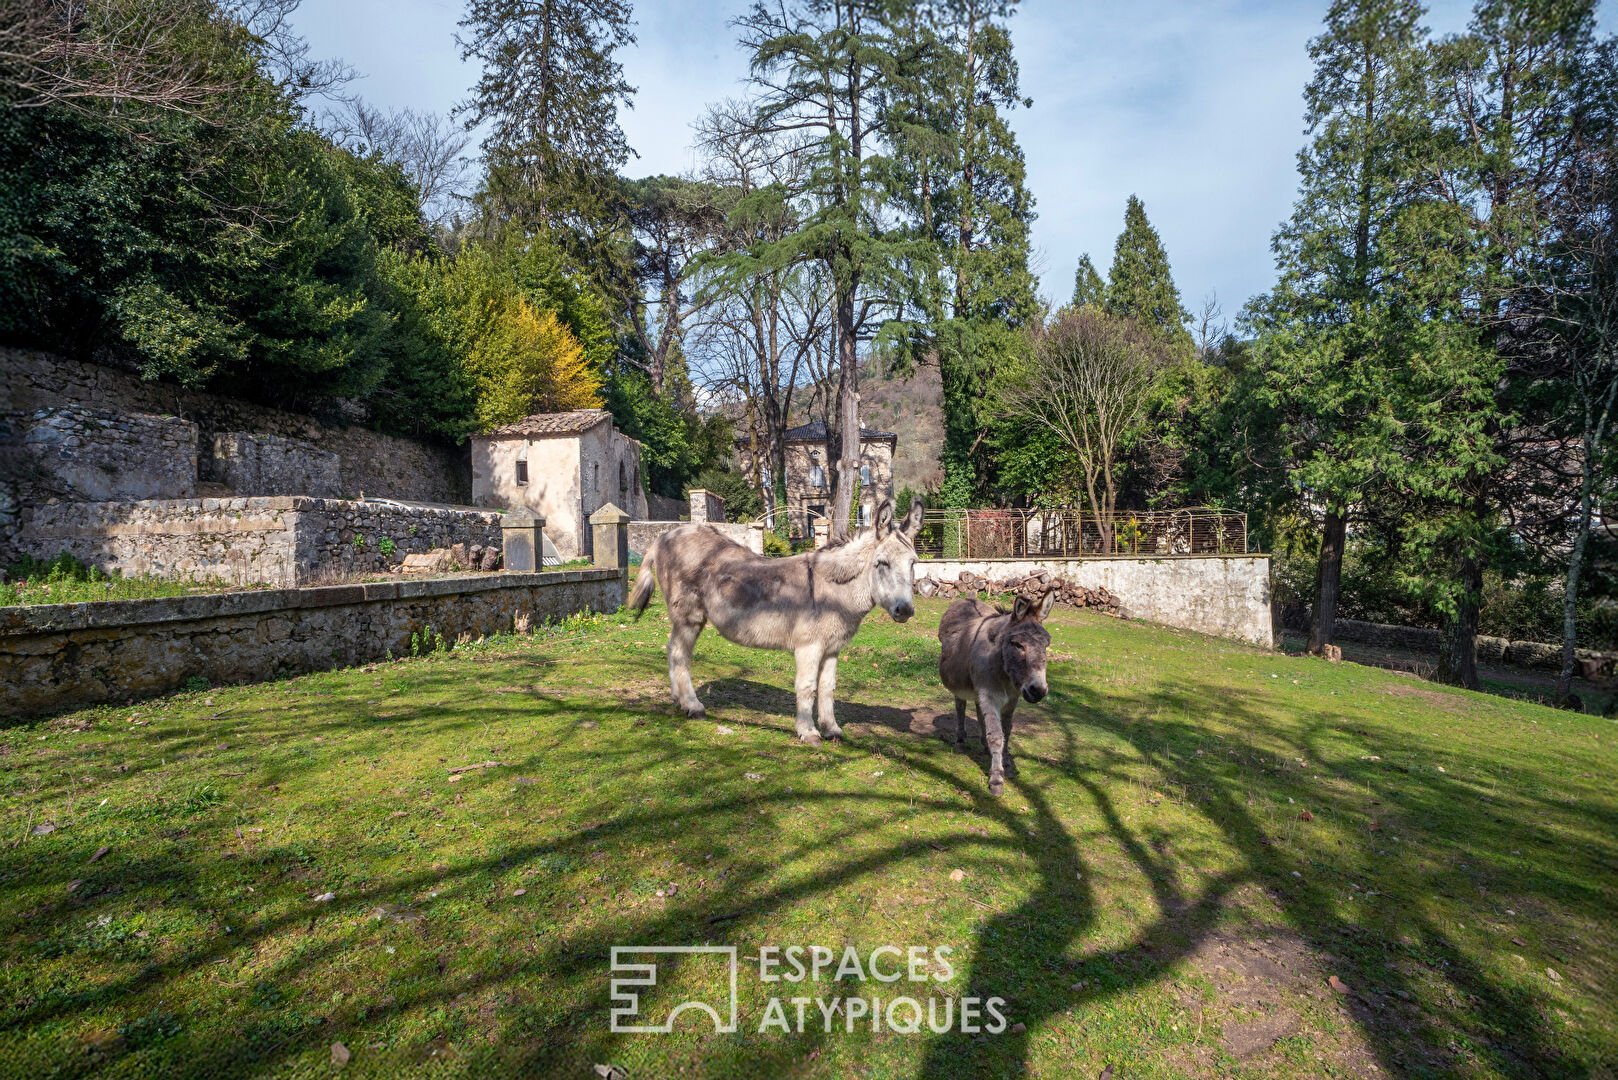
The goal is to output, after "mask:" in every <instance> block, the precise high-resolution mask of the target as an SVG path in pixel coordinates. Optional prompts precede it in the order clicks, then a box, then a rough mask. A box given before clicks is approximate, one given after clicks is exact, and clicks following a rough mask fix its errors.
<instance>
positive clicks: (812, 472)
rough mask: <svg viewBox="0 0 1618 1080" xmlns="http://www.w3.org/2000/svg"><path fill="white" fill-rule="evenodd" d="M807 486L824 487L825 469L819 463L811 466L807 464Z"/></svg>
mask: <svg viewBox="0 0 1618 1080" xmlns="http://www.w3.org/2000/svg"><path fill="white" fill-rule="evenodd" d="M809 486H810V487H825V486H826V470H825V469H824V468H823V467H821V466H819V465H811V466H809Z"/></svg>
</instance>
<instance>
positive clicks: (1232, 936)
mask: <svg viewBox="0 0 1618 1080" xmlns="http://www.w3.org/2000/svg"><path fill="white" fill-rule="evenodd" d="M1191 962H1192V964H1193V966H1194V967H1196V968H1197V969H1198V970H1200V971H1201V972H1203V973H1204V974H1205V975H1207V976H1208V977H1209V978H1210V979H1212V980H1213V982H1214V986H1215V988H1216V990H1217V994H1216V996H1215V998H1214V1000H1213V1001H1212V1002H1203V1001H1201V1000H1200V999H1196V998H1193V999H1192V1000H1188V1001H1187V1002H1186V1005H1187V1007H1188V1008H1190V1009H1191V1010H1192V1011H1193V1012H1195V1013H1197V1014H1198V1016H1199V1022H1202V1023H1207V1024H1208V1025H1209V1026H1210V1027H1216V1028H1217V1030H1218V1032H1219V1037H1218V1042H1219V1044H1220V1045H1221V1046H1222V1047H1223V1049H1224V1050H1225V1052H1226V1053H1227V1054H1229V1055H1230V1056H1231V1057H1233V1058H1236V1059H1237V1060H1239V1061H1243V1062H1250V1063H1252V1064H1253V1065H1254V1066H1257V1067H1259V1068H1261V1069H1262V1067H1263V1066H1264V1065H1265V1064H1267V1063H1268V1059H1270V1058H1279V1057H1281V1056H1282V1055H1283V1054H1284V1053H1285V1051H1284V1050H1283V1049H1281V1048H1279V1047H1278V1046H1277V1044H1278V1043H1279V1042H1281V1040H1283V1039H1287V1038H1288V1037H1290V1036H1294V1035H1302V1036H1306V1037H1307V1043H1308V1045H1309V1046H1310V1047H1311V1052H1312V1053H1315V1054H1318V1055H1320V1056H1321V1057H1322V1058H1323V1059H1325V1060H1328V1061H1330V1062H1331V1063H1332V1064H1333V1065H1334V1066H1335V1067H1336V1068H1337V1069H1338V1070H1340V1071H1341V1072H1342V1073H1343V1074H1345V1075H1348V1076H1358V1077H1365V1078H1367V1080H1370V1078H1372V1077H1379V1076H1382V1075H1385V1074H1384V1073H1383V1072H1382V1070H1381V1069H1380V1067H1379V1066H1378V1065H1377V1064H1376V1058H1375V1055H1374V1054H1373V1053H1372V1052H1371V1048H1370V1045H1369V1044H1368V1042H1367V1041H1366V1039H1365V1036H1364V1034H1363V1033H1362V1032H1361V1030H1360V1027H1359V1021H1358V1020H1357V1019H1356V1018H1355V1017H1354V1016H1353V1015H1352V1014H1351V1013H1350V1011H1349V1006H1348V1002H1347V1000H1346V998H1345V996H1344V995H1342V994H1339V993H1337V992H1336V991H1334V990H1332V989H1331V988H1330V984H1329V983H1328V979H1329V978H1330V977H1331V972H1330V971H1329V970H1328V968H1329V967H1330V965H1329V964H1326V963H1323V962H1322V960H1321V958H1320V957H1319V956H1317V955H1316V954H1315V952H1314V951H1313V950H1312V949H1311V948H1310V947H1309V946H1308V945H1307V944H1306V943H1305V942H1304V941H1303V940H1302V939H1301V938H1299V937H1298V936H1297V935H1296V934H1293V933H1292V932H1291V931H1288V930H1285V929H1282V928H1279V927H1276V928H1272V929H1269V930H1268V931H1267V932H1266V930H1265V929H1263V928H1260V929H1258V930H1257V932H1255V933H1249V934H1245V935H1244V934H1237V933H1225V934H1216V935H1214V936H1212V937H1209V938H1207V939H1205V940H1204V941H1203V942H1202V943H1201V945H1200V946H1199V947H1198V948H1197V950H1196V952H1195V953H1193V954H1192V956H1191ZM1322 1012H1324V1013H1326V1014H1328V1015H1329V1014H1336V1015H1335V1017H1334V1019H1335V1021H1336V1022H1335V1023H1330V1024H1323V1023H1322V1022H1321V1021H1322V1019H1323V1018H1322V1016H1321V1013H1322ZM1184 1064H1185V1065H1186V1066H1187V1068H1188V1071H1189V1073H1190V1075H1202V1074H1204V1072H1205V1071H1206V1069H1207V1068H1209V1067H1211V1066H1212V1062H1211V1061H1210V1060H1208V1059H1207V1057H1206V1055H1193V1057H1192V1058H1191V1059H1190V1060H1188V1061H1186V1062H1185V1063H1184Z"/></svg>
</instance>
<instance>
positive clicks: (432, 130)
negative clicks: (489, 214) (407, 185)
mask: <svg viewBox="0 0 1618 1080" xmlns="http://www.w3.org/2000/svg"><path fill="white" fill-rule="evenodd" d="M327 126H328V128H329V130H330V133H331V136H332V138H333V139H334V140H336V141H337V142H338V143H340V144H341V145H343V146H346V147H348V148H349V149H350V150H352V151H354V152H355V153H358V154H379V155H381V156H382V157H383V158H384V159H386V160H388V161H392V162H394V163H396V164H397V165H398V166H399V167H400V168H402V169H403V170H404V173H405V175H406V176H408V177H409V178H410V182H411V183H412V184H414V185H415V186H416V192H417V194H418V195H419V196H420V197H421V208H422V213H424V214H425V215H426V216H427V220H429V221H431V222H433V223H434V224H443V223H444V222H445V221H447V220H448V219H449V218H450V216H451V215H452V214H454V212H455V210H456V209H457V208H458V207H459V206H460V204H461V202H462V201H464V200H465V198H466V194H467V192H466V187H467V183H468V181H469V179H470V178H471V176H472V166H471V162H470V161H469V160H468V159H467V157H466V148H467V146H468V145H470V143H471V141H472V136H471V134H470V133H469V132H467V131H466V130H465V129H464V128H462V127H461V125H459V124H457V123H456V122H455V121H453V120H451V119H450V118H449V117H447V116H440V115H438V114H437V113H433V112H417V111H416V110H414V109H408V108H407V109H393V110H391V111H388V112H383V111H382V110H381V109H377V108H373V107H372V106H370V105H367V104H365V102H363V101H358V100H356V101H352V102H349V103H347V106H346V108H344V109H343V110H342V111H341V112H337V113H333V114H330V115H329V116H328V120H327Z"/></svg>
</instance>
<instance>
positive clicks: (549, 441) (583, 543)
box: [472, 409, 647, 559]
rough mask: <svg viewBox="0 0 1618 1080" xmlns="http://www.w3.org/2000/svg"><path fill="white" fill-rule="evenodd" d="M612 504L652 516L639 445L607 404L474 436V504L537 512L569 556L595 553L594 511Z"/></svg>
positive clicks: (636, 515)
mask: <svg viewBox="0 0 1618 1080" xmlns="http://www.w3.org/2000/svg"><path fill="white" fill-rule="evenodd" d="M608 503H612V504H614V505H615V506H617V507H618V508H619V509H620V510H623V511H624V512H625V513H627V514H628V515H629V516H630V519H631V520H634V521H644V520H646V518H647V506H646V488H645V478H644V477H643V475H642V473H641V462H640V443H639V442H637V441H636V440H634V439H631V438H630V437H629V436H627V435H625V434H623V433H622V432H620V431H619V430H618V429H617V428H616V427H614V426H613V424H612V414H611V413H609V412H607V410H605V409H575V410H574V411H573V412H565V413H539V414H536V415H534V416H525V417H523V418H522V419H521V420H518V421H517V422H516V423H514V424H507V425H506V426H505V427H502V428H496V429H495V430H494V431H491V432H488V433H487V434H484V435H474V436H472V504H473V505H474V506H487V507H493V508H495V509H500V510H505V509H511V508H514V507H518V506H525V507H527V508H528V509H530V510H532V511H533V512H534V513H536V514H538V515H540V516H541V517H543V518H544V519H545V535H546V537H547V538H548V539H549V540H550V541H551V543H552V544H554V545H555V546H556V553H557V555H558V556H560V557H561V558H563V559H575V558H579V557H581V556H588V555H590V554H591V553H592V547H593V544H592V540H591V534H590V526H589V520H590V515H591V514H593V513H595V512H596V511H597V510H599V509H601V508H602V507H603V506H605V505H607V504H608Z"/></svg>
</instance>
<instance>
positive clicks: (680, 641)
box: [669, 622, 708, 720]
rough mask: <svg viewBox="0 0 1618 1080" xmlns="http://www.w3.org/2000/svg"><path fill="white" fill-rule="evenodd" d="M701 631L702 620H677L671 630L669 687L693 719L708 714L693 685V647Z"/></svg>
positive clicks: (698, 718) (675, 698)
mask: <svg viewBox="0 0 1618 1080" xmlns="http://www.w3.org/2000/svg"><path fill="white" fill-rule="evenodd" d="M700 633H702V623H701V622H695V623H685V622H676V623H675V624H674V625H673V627H672V628H671V629H670V630H669V687H670V689H672V690H673V691H674V703H675V704H676V705H678V706H679V707H680V708H681V709H682V710H683V711H684V712H685V715H687V716H689V717H691V719H693V720H701V719H702V718H703V717H704V716H707V715H708V710H707V709H706V708H704V707H703V705H702V702H701V701H699V700H698V699H697V691H696V688H695V687H693V686H692V685H691V647H692V646H693V645H695V644H696V643H697V635H698V634H700Z"/></svg>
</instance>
